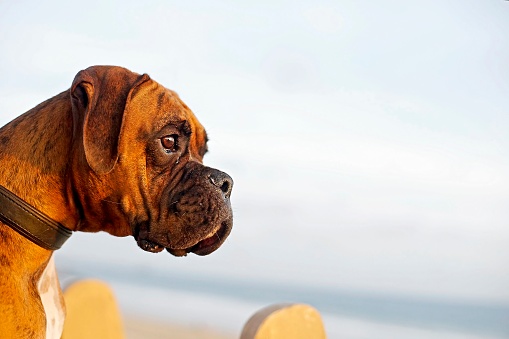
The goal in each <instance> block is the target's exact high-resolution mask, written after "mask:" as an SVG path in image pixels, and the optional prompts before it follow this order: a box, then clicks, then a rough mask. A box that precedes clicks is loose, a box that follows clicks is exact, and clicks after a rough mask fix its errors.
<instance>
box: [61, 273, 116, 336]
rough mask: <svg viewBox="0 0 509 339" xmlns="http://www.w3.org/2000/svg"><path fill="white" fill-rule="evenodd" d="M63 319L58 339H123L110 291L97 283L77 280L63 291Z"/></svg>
mask: <svg viewBox="0 0 509 339" xmlns="http://www.w3.org/2000/svg"><path fill="white" fill-rule="evenodd" d="M64 299H65V305H66V309H67V315H66V318H65V323H64V331H63V333H62V339H90V338H97V339H123V338H124V330H123V324H122V319H121V317H120V312H119V309H118V306H117V303H116V301H115V297H114V295H113V291H112V290H111V288H110V287H109V286H108V285H107V284H105V283H103V282H101V281H98V280H80V281H77V282H75V283H73V284H71V285H70V286H68V287H67V288H66V289H65V291H64Z"/></svg>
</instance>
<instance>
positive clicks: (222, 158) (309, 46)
mask: <svg viewBox="0 0 509 339" xmlns="http://www.w3.org/2000/svg"><path fill="white" fill-rule="evenodd" d="M508 31H509V2H507V1H502V0H485V1H473V0H461V1H460V0H456V1H454V0H451V1H447V2H445V1H438V0H431V1H426V2H422V1H404V0H388V1H377V2H376V3H375V2H366V1H353V0H351V1H344V0H343V1H313V2H311V1H270V2H269V1H245V2H242V3H239V2H235V1H228V0H223V1H216V2H214V3H212V2H206V1H193V2H190V1H188V2H177V1H156V0H154V1H143V2H141V1H110V2H108V3H104V2H101V1H87V2H86V3H81V4H77V3H73V2H69V1H48V2H44V3H42V2H35V1H17V2H6V1H0V51H1V53H0V123H1V124H4V123H6V122H8V121H10V120H12V119H13V118H15V117H16V116H18V115H19V114H21V113H23V112H25V111H26V110H28V109H30V108H32V107H34V106H35V105H36V104H38V103H39V102H42V101H43V100H45V99H47V98H49V97H51V96H53V95H55V94H57V93H59V92H61V91H63V90H65V89H67V88H69V87H70V84H71V82H72V79H73V78H74V75H75V74H76V73H77V72H78V71H79V70H81V69H84V68H86V67H88V66H90V65H95V64H112V65H120V66H124V67H127V68H129V69H131V70H133V71H135V72H138V73H148V74H150V75H151V77H152V78H153V79H155V80H156V81H158V82H160V83H161V84H163V85H164V86H166V87H168V88H171V89H173V90H175V91H176V92H177V93H179V95H180V96H181V98H182V99H183V100H184V101H185V102H186V103H187V104H188V105H189V106H190V107H191V109H192V110H193V111H194V112H195V114H196V115H197V116H198V118H199V120H200V121H201V122H202V123H203V124H204V125H205V127H206V129H207V132H208V135H209V136H210V143H209V149H210V153H209V154H207V156H206V158H205V163H206V164H207V165H209V166H214V167H217V168H220V169H222V170H225V171H227V172H228V173H229V174H230V175H231V176H232V177H233V179H234V181H235V186H234V190H233V195H232V204H233V210H234V220H235V222H234V230H233V232H232V234H231V236H230V238H229V239H228V241H227V242H226V243H225V244H224V246H223V247H222V248H220V249H219V250H218V251H217V252H215V253H214V254H213V255H211V256H209V257H205V258H198V257H196V256H194V257H192V256H190V257H188V258H185V259H176V258H171V257H169V256H164V255H162V254H161V255H157V256H154V255H151V254H147V253H143V252H141V251H138V249H137V248H136V245H135V243H134V241H133V240H132V239H115V238H113V237H109V236H104V235H89V234H80V235H78V236H75V237H73V239H71V240H70V242H69V245H72V247H71V246H69V245H68V246H66V248H65V249H64V250H65V251H67V252H66V255H67V256H68V257H70V258H77V259H79V258H95V257H97V260H101V259H100V258H102V257H104V256H107V257H109V258H111V260H122V258H129V260H130V261H132V263H133V267H140V266H148V267H155V268H157V269H168V270H174V271H175V272H180V271H185V272H194V273H201V274H210V275H217V276H221V277H230V276H233V277H242V278H246V279H260V280H271V281H280V282H296V281H297V282H299V283H305V284H311V285H314V286H327V287H333V288H338V289H346V290H358V291H371V292H376V293H392V294H404V295H418V296H433V297H440V298H450V299H461V300H474V301H481V302H502V303H506V304H507V303H509V289H508V288H507V286H509V269H508V265H507V263H508V258H509V246H507V243H509V209H507V205H508V203H509V135H508V133H507V129H508V126H509V115H508V114H507V111H508V110H509V95H508V94H507V93H508V90H509V63H508V62H507V60H509V42H508V40H507V32H508ZM97 242H98V243H99V244H102V247H101V246H98V251H97V253H93V254H91V253H89V252H90V251H88V250H87V248H88V246H90V245H91V244H96V243H97Z"/></svg>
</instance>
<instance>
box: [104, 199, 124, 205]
mask: <svg viewBox="0 0 509 339" xmlns="http://www.w3.org/2000/svg"><path fill="white" fill-rule="evenodd" d="M101 201H104V202H109V203H111V204H116V205H121V204H122V203H120V202H116V201H111V200H107V199H101Z"/></svg>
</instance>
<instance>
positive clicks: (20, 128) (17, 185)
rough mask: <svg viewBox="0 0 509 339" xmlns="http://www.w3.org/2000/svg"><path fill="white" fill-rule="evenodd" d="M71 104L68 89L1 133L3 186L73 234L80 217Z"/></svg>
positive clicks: (2, 129) (0, 169)
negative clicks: (72, 166)
mask: <svg viewBox="0 0 509 339" xmlns="http://www.w3.org/2000/svg"><path fill="white" fill-rule="evenodd" d="M69 101H70V100H69V92H68V91H65V92H63V93H60V94H58V95H57V96H56V97H55V98H52V99H50V100H47V101H45V102H43V103H41V104H39V105H38V106H36V107H35V108H33V109H31V110H29V111H28V112H26V113H25V114H23V115H21V116H20V117H18V118H17V119H15V120H13V121H12V122H10V123H9V124H7V125H6V126H4V127H2V128H1V129H0V163H1V164H2V166H0V184H1V185H3V186H4V187H6V188H7V189H9V190H10V191H11V192H13V193H14V194H16V195H17V196H19V197H20V198H22V199H23V200H25V201H26V202H28V203H29V204H30V205H32V206H34V207H35V208H36V209H38V210H39V211H41V212H43V213H45V214H46V215H48V216H49V217H50V218H52V219H53V220H55V221H57V222H60V223H61V224H63V225H64V226H65V227H67V228H69V229H71V230H74V229H75V227H76V224H77V223H78V221H79V213H78V210H77V208H76V206H74V199H73V193H72V190H71V185H70V176H69V168H70V159H71V154H69V153H70V150H71V149H72V147H70V145H71V143H72V142H73V140H72V139H73V117H72V111H71V105H70V103H69ZM62 131H67V133H62ZM62 138H64V140H62ZM57 139H58V140H57Z"/></svg>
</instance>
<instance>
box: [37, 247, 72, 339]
mask: <svg viewBox="0 0 509 339" xmlns="http://www.w3.org/2000/svg"><path fill="white" fill-rule="evenodd" d="M37 290H38V291H39V295H40V297H41V301H42V305H43V306H44V312H45V313H46V339H60V337H61V336H62V331H63V329H64V318H65V311H64V307H63V305H62V303H61V301H60V289H59V285H58V279H57V271H56V269H55V261H54V260H53V255H52V256H51V258H50V260H49V262H48V266H46V268H45V269H44V272H42V275H41V278H40V279H39V282H38V283H37Z"/></svg>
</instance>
